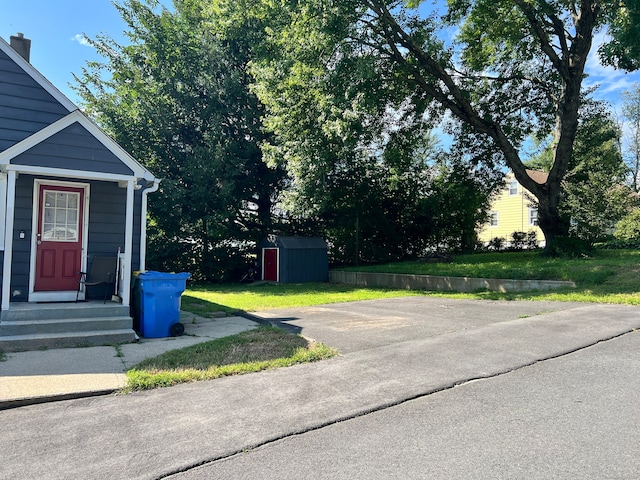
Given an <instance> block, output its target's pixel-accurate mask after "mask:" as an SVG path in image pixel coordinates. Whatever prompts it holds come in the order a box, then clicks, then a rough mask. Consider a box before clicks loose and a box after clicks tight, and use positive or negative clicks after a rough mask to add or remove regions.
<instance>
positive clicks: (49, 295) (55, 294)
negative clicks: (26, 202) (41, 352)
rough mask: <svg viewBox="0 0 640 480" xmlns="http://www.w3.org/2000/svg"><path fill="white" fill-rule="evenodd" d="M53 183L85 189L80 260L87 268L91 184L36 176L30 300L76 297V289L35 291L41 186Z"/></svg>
mask: <svg viewBox="0 0 640 480" xmlns="http://www.w3.org/2000/svg"><path fill="white" fill-rule="evenodd" d="M41 185H52V186H59V187H73V188H82V189H84V198H83V201H84V206H83V215H82V254H81V260H80V262H81V263H80V270H81V271H83V272H85V271H86V268H87V245H88V237H89V197H90V195H89V193H90V187H91V186H90V184H88V183H83V182H69V181H61V180H46V179H41V178H36V179H35V180H34V181H33V214H32V215H33V216H32V219H31V261H30V269H29V302H68V301H73V300H75V299H76V295H77V291H76V290H73V291H71V290H62V291H52V292H36V291H34V286H35V280H36V256H37V252H36V250H37V242H38V238H37V235H38V213H39V212H38V207H39V205H40V186H41ZM80 298H81V299H82V300H84V292H80Z"/></svg>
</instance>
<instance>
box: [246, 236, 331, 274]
mask: <svg viewBox="0 0 640 480" xmlns="http://www.w3.org/2000/svg"><path fill="white" fill-rule="evenodd" d="M258 255H259V256H260V265H261V272H262V275H261V277H262V279H263V280H266V281H270V282H279V283H304V282H326V281H328V280H329V258H328V255H327V242H325V241H324V240H323V239H322V238H318V237H281V236H277V235H270V236H269V237H268V238H266V239H265V240H263V241H261V242H260V243H259V244H258Z"/></svg>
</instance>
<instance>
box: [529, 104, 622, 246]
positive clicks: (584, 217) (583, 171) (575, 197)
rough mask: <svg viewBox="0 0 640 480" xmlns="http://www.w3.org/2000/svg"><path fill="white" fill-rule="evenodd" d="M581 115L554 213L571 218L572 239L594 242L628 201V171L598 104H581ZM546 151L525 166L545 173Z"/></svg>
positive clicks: (612, 126) (616, 131) (617, 137)
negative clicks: (561, 194) (559, 200)
mask: <svg viewBox="0 0 640 480" xmlns="http://www.w3.org/2000/svg"><path fill="white" fill-rule="evenodd" d="M581 112H582V118H581V120H580V122H579V126H578V131H577V134H576V141H575V144H574V149H573V156H572V159H571V162H570V163H569V171H568V173H567V175H566V177H565V179H564V180H563V187H564V194H563V199H562V203H561V205H560V211H561V212H562V214H563V216H565V217H567V218H569V217H570V218H571V227H570V234H571V235H572V236H575V237H578V238H581V239H583V240H585V241H587V242H597V241H602V240H603V239H604V238H606V236H607V233H608V232H609V231H610V229H611V228H612V227H613V225H614V224H615V222H616V221H617V220H618V219H620V218H621V217H622V216H623V215H624V214H625V212H626V211H627V209H628V208H629V207H630V206H632V205H633V203H634V198H633V196H632V195H631V191H630V190H629V189H628V188H627V187H625V184H626V177H627V173H628V168H627V166H626V165H625V163H624V161H623V158H622V155H621V152H620V130H619V129H618V126H617V125H616V124H615V122H614V121H613V119H612V118H611V117H610V115H609V114H608V113H607V112H606V111H605V106H604V105H602V104H599V103H596V102H592V101H585V102H584V104H583V107H582V110H581ZM551 149H552V145H551V144H548V145H547V146H546V148H544V149H542V151H541V152H540V153H539V154H538V155H536V156H534V157H533V158H532V159H531V160H530V161H529V162H527V166H528V167H530V168H536V167H538V168H541V169H542V170H545V171H549V170H548V168H549V167H550V164H549V163H548V159H549V158H550V153H549V152H550V151H551ZM545 167H548V168H545ZM581 252H582V249H580V251H579V252H578V253H581Z"/></svg>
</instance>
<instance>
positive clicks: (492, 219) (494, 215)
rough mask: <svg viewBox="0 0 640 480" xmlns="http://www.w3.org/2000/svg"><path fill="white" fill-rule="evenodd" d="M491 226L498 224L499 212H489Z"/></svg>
mask: <svg viewBox="0 0 640 480" xmlns="http://www.w3.org/2000/svg"><path fill="white" fill-rule="evenodd" d="M489 226H490V227H497V226H498V212H491V213H490V214H489Z"/></svg>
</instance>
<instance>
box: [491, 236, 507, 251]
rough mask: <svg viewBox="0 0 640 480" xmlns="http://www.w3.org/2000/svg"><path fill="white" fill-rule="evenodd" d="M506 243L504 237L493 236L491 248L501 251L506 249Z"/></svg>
mask: <svg viewBox="0 0 640 480" xmlns="http://www.w3.org/2000/svg"><path fill="white" fill-rule="evenodd" d="M505 243H506V241H505V239H504V238H502V237H495V238H492V239H491V240H489V249H490V250H495V251H496V252H499V251H500V250H502V249H504V244H505Z"/></svg>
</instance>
